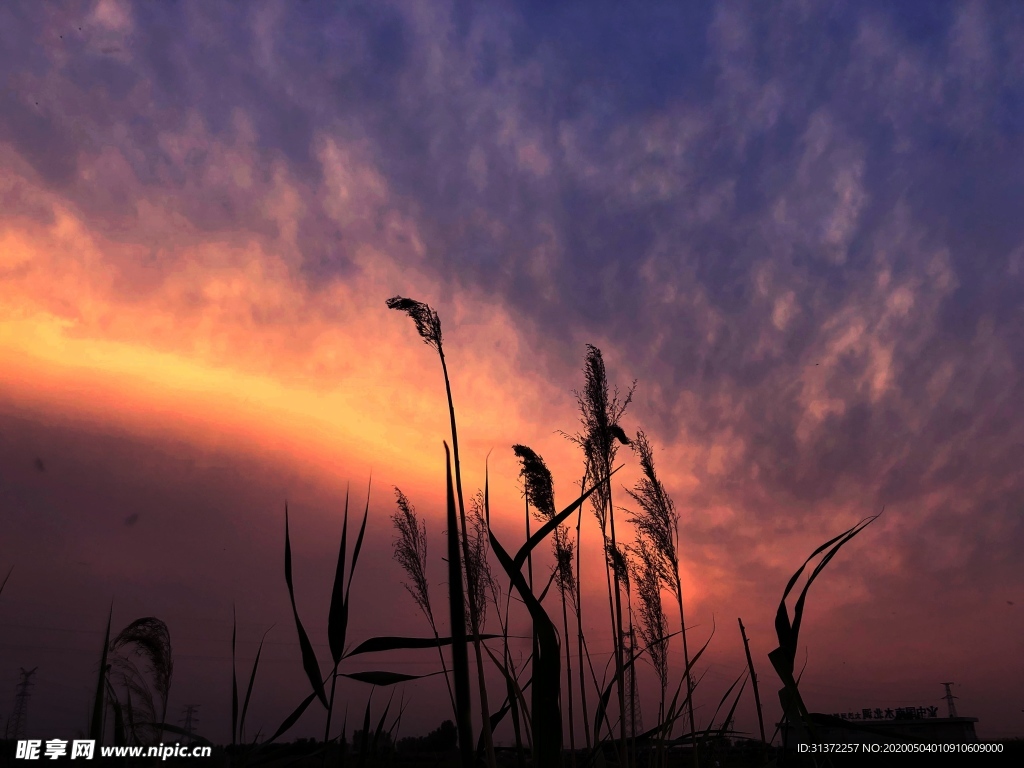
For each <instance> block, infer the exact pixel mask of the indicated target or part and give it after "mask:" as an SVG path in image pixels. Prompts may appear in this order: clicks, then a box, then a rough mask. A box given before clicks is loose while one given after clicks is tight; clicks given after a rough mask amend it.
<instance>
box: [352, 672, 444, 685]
mask: <svg viewBox="0 0 1024 768" xmlns="http://www.w3.org/2000/svg"><path fill="white" fill-rule="evenodd" d="M440 674H442V673H441V671H440V670H438V671H437V672H427V673H426V674H425V675H407V674H404V673H402V672H388V671H385V670H367V671H366V672H339V673H338V677H347V678H350V679H352V680H358V681H359V682H361V683H368V684H369V685H374V686H380V687H382V688H383V687H384V686H387V685H396V684H397V683H405V682H408V681H409V680H420V679H421V678H424V677H433V676H434V675H440Z"/></svg>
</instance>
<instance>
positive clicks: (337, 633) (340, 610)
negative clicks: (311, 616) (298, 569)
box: [317, 488, 348, 674]
mask: <svg viewBox="0 0 1024 768" xmlns="http://www.w3.org/2000/svg"><path fill="white" fill-rule="evenodd" d="M347 539H348V489H347V488H346V489H345V513H344V516H343V518H342V523H341V548H340V550H339V551H338V566H337V568H336V570H335V572H334V587H333V589H332V590H331V607H330V610H329V611H328V614H327V642H328V644H329V645H330V647H331V659H332V660H333V661H334V666H335V668H337V666H338V665H339V664H340V663H341V659H342V657H343V656H344V654H345V631H346V629H347V628H348V605H347V603H346V600H345V551H346V549H347V544H346V542H347ZM317 672H318V674H319V670H318V671H317Z"/></svg>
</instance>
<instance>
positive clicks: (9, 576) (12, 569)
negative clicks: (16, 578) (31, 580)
mask: <svg viewBox="0 0 1024 768" xmlns="http://www.w3.org/2000/svg"><path fill="white" fill-rule="evenodd" d="M12 573H14V566H13V565H12V566H11V567H10V570H8V571H7V575H6V576H4V581H3V584H0V595H2V594H3V593H4V587H6V586H7V580H8V579H9V578H11V574H12Z"/></svg>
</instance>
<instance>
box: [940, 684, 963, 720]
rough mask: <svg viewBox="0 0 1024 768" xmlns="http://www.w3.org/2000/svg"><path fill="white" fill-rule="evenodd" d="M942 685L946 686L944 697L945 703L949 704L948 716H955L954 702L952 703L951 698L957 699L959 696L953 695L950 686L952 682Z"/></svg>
mask: <svg viewBox="0 0 1024 768" xmlns="http://www.w3.org/2000/svg"><path fill="white" fill-rule="evenodd" d="M943 685H944V686H946V695H945V697H944V698H945V699H946V704H948V705H949V716H950V717H951V718H953V717H956V704H954V703H953V699H959V698H960V697H959V696H954V695H953V690H952V688H951V686H952V685H953V683H943Z"/></svg>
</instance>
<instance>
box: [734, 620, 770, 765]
mask: <svg viewBox="0 0 1024 768" xmlns="http://www.w3.org/2000/svg"><path fill="white" fill-rule="evenodd" d="M736 621H737V622H739V625H740V636H741V637H742V638H743V650H744V652H745V653H746V654H747V669H748V670H750V683H751V686H752V687H753V689H754V704H755V706H756V707H757V727H758V728H759V729H760V731H761V744H762V745H763V746H764V747H766V748H767V746H768V742H767V741H765V738H764V716H763V714H762V713H761V694H760V693H759V692H758V690H757V674H756V673H755V672H754V660H753V658H751V656H750V642H749V641H748V640H747V630H746V629H745V628H744V627H743V620H742V619H740V618H737V619H736Z"/></svg>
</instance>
